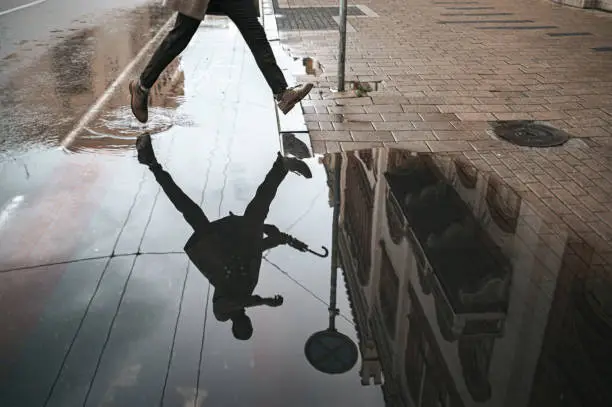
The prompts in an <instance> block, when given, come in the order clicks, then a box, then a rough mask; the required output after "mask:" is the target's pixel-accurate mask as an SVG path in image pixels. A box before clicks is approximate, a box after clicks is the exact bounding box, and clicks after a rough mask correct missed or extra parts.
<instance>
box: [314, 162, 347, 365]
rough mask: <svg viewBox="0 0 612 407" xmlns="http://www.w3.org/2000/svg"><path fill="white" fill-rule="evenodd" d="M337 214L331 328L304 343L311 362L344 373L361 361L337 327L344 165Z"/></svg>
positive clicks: (337, 176)
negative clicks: (337, 288)
mask: <svg viewBox="0 0 612 407" xmlns="http://www.w3.org/2000/svg"><path fill="white" fill-rule="evenodd" d="M334 175H335V177H334V184H335V185H334V216H333V225H332V256H331V288H330V300H329V308H328V310H329V327H328V328H327V329H325V330H322V331H319V332H315V333H314V334H312V335H311V336H310V338H308V340H307V341H306V344H305V346H304V354H305V356H306V359H307V360H308V362H309V363H310V364H311V365H312V367H314V368H315V369H317V370H318V371H320V372H323V373H327V374H341V373H346V372H348V371H349V370H351V369H352V368H353V367H354V366H355V364H356V363H357V359H358V357H359V352H358V349H357V345H356V344H355V342H353V340H352V339H351V338H349V337H348V336H346V335H344V334H343V333H341V332H338V331H337V330H336V316H338V314H339V312H340V311H339V310H338V308H336V287H337V280H338V245H337V241H338V219H339V214H340V193H339V190H340V167H339V166H338V165H336V166H335V168H334Z"/></svg>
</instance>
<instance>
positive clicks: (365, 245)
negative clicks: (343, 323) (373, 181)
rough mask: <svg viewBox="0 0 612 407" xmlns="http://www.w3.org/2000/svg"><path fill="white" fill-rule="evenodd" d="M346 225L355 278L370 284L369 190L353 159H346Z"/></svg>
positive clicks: (358, 163) (370, 235)
mask: <svg viewBox="0 0 612 407" xmlns="http://www.w3.org/2000/svg"><path fill="white" fill-rule="evenodd" d="M345 191H346V195H345V196H346V197H345V202H346V223H347V226H348V228H349V234H350V236H351V242H352V246H353V247H352V248H351V251H352V252H353V253H354V254H355V255H356V256H357V258H358V260H357V263H358V266H357V267H358V269H357V275H358V277H359V282H360V283H361V284H362V285H366V284H368V282H369V281H370V265H371V264H372V258H371V257H372V254H371V250H370V247H371V241H372V209H373V196H372V189H371V188H370V184H369V182H368V178H367V175H366V173H365V170H364V169H363V166H362V165H361V163H360V162H359V160H358V159H357V158H356V157H355V156H354V155H348V168H347V172H346V190H345Z"/></svg>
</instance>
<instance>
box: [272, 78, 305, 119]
mask: <svg viewBox="0 0 612 407" xmlns="http://www.w3.org/2000/svg"><path fill="white" fill-rule="evenodd" d="M313 86H314V85H313V84H312V83H305V84H303V85H297V86H293V87H291V88H287V89H285V91H284V92H283V93H281V94H280V95H277V97H276V100H277V105H278V108H279V109H280V111H281V112H283V114H287V113H289V112H290V111H291V109H293V108H294V107H295V105H297V104H298V103H300V102H301V101H302V99H304V98H305V97H306V95H308V93H309V92H310V91H311V90H312V88H313Z"/></svg>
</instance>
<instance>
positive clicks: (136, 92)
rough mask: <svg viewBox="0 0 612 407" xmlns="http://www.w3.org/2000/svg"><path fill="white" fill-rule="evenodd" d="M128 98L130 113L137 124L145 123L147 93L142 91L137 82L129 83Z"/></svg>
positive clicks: (147, 114) (147, 118) (146, 116)
mask: <svg viewBox="0 0 612 407" xmlns="http://www.w3.org/2000/svg"><path fill="white" fill-rule="evenodd" d="M130 96H131V101H130V102H131V103H130V104H131V106H132V113H134V116H136V119H138V121H139V122H141V123H146V122H147V120H149V111H148V106H147V105H148V103H149V92H145V91H144V90H142V88H141V87H140V85H139V84H138V81H130Z"/></svg>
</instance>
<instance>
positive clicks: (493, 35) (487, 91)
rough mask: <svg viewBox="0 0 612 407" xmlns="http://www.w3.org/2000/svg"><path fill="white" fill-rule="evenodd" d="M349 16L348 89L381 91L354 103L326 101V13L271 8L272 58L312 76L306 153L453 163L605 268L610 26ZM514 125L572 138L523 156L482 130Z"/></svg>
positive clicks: (608, 250)
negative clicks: (355, 84)
mask: <svg viewBox="0 0 612 407" xmlns="http://www.w3.org/2000/svg"><path fill="white" fill-rule="evenodd" d="M349 4H350V6H352V8H351V9H350V16H349V17H348V21H349V23H350V27H349V31H350V32H349V34H348V44H347V55H348V56H347V79H348V80H358V81H382V82H380V87H379V90H378V91H375V92H371V93H370V94H369V95H368V96H366V97H355V96H354V94H352V93H345V94H337V93H332V92H330V87H334V86H335V85H336V83H335V81H336V72H335V70H336V66H337V62H336V55H337V47H338V45H337V44H338V34H337V27H334V24H332V23H330V19H331V21H334V22H335V20H333V18H334V15H336V14H337V11H336V10H337V5H338V2H337V1H326V0H275V4H274V5H275V9H276V14H277V22H278V26H279V30H280V38H281V42H282V43H283V45H284V46H285V47H286V48H287V49H288V50H289V52H290V53H291V54H293V55H294V56H299V57H303V56H309V57H312V58H316V59H318V60H319V61H320V62H321V63H322V64H323V67H324V74H323V75H321V76H319V77H316V78H314V80H315V82H316V83H317V86H318V87H317V88H316V89H315V90H314V91H313V92H312V94H311V98H310V100H307V101H305V102H304V103H303V109H304V113H305V118H306V121H307V124H308V128H309V130H310V136H311V140H312V143H313V148H314V150H315V152H319V153H324V152H335V151H340V150H343V151H348V150H352V149H358V148H366V147H374V146H383V145H385V146H390V147H405V148H408V149H411V150H414V151H432V152H436V153H444V154H463V155H464V156H465V157H466V158H467V159H468V160H469V161H471V162H473V163H475V164H476V165H477V166H478V167H479V168H481V169H484V170H489V171H495V172H496V173H497V174H499V175H500V176H501V177H503V178H504V180H505V181H507V182H508V183H510V184H511V185H512V186H514V187H515V188H516V190H518V191H519V192H520V193H521V194H522V195H523V196H524V197H526V198H527V199H529V200H530V201H531V202H532V203H534V205H536V207H537V208H538V209H539V211H540V212H541V213H542V214H544V215H546V216H547V218H548V219H549V220H550V227H551V231H553V230H554V229H555V227H558V226H559V225H561V224H563V225H565V226H567V225H569V226H570V228H571V229H572V230H573V231H574V232H575V237H574V238H575V242H574V246H575V247H576V249H575V251H576V253H578V255H579V256H580V257H582V259H583V260H584V261H585V262H586V263H587V264H588V265H590V266H591V267H596V268H602V267H604V266H603V265H604V264H610V263H612V244H611V241H612V210H611V207H612V204H611V203H612V14H609V13H604V12H596V11H588V10H583V9H575V8H571V7H566V6H559V5H555V4H554V3H551V2H549V1H547V0H539V1H533V0H530V1H527V0H517V1H511V0H477V1H465V2H462V1H454V2H453V1H434V0H403V1H398V0H358V1H357V2H355V3H353V2H350V3H349ZM363 6H365V7H363ZM321 7H323V8H321ZM288 9H290V10H291V11H287V10H288ZM500 20H501V21H500ZM476 21H478V22H476ZM302 79H304V80H306V79H308V80H313V77H308V78H307V77H304V78H302ZM515 119H532V120H542V121H546V122H547V123H548V124H550V125H552V126H554V127H556V128H559V129H562V130H565V131H567V132H569V133H570V134H572V135H573V136H575V138H573V139H571V140H570V142H568V143H567V144H566V145H564V146H562V147H557V148H552V149H528V148H521V147H516V146H513V145H511V144H509V143H507V142H504V141H499V140H496V139H494V138H493V137H492V136H491V135H490V133H489V132H488V131H487V130H488V129H490V124H489V122H490V121H495V120H515ZM551 233H552V232H551Z"/></svg>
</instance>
